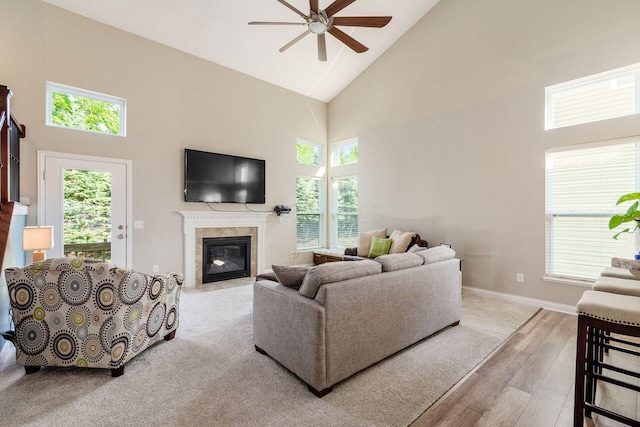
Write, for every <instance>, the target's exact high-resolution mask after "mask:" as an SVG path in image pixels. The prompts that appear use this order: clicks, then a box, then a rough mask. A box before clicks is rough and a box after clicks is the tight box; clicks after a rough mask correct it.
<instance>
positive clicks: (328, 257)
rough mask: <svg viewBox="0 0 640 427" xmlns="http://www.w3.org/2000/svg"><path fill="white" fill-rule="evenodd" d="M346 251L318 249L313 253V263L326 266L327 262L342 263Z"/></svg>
mask: <svg viewBox="0 0 640 427" xmlns="http://www.w3.org/2000/svg"><path fill="white" fill-rule="evenodd" d="M343 256H344V249H316V250H314V251H313V263H314V264H316V265H318V264H324V263H325V262H335V261H342V257H343Z"/></svg>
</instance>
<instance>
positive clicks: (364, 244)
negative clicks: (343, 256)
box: [358, 228, 408, 257]
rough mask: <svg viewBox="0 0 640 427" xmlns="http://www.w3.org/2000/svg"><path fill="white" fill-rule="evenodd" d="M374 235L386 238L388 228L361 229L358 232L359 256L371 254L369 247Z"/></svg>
mask: <svg viewBox="0 0 640 427" xmlns="http://www.w3.org/2000/svg"><path fill="white" fill-rule="evenodd" d="M373 236H376V237H377V238H379V239H386V238H387V229H386V228H382V229H380V230H371V231H361V232H360V233H358V256H362V257H368V256H369V249H371V239H372V238H373ZM407 244H408V243H407Z"/></svg>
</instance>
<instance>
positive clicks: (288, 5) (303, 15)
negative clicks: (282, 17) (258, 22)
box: [278, 0, 309, 19]
mask: <svg viewBox="0 0 640 427" xmlns="http://www.w3.org/2000/svg"><path fill="white" fill-rule="evenodd" d="M278 2H280V3H282V4H283V5H285V6H287V7H288V8H289V9H291V10H293V11H294V12H295V13H297V14H298V15H300V16H301V17H302V18H303V19H309V17H308V16H307V15H305V14H304V13H302V12H300V11H299V10H298V9H296V8H295V7H293V6H291V5H290V4H289V3H287V2H286V1H284V0H278Z"/></svg>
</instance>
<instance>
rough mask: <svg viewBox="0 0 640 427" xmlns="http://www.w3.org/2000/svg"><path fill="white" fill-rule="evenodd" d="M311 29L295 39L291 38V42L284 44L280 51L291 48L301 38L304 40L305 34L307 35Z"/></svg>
mask: <svg viewBox="0 0 640 427" xmlns="http://www.w3.org/2000/svg"><path fill="white" fill-rule="evenodd" d="M310 32H311V31H309V30H307V31H305V32H304V33H302V34H300V35H299V36H298V37H296V38H295V39H293V40H291V41H290V42H289V43H287V44H285V45H284V46H282V47H281V48H280V49H279V50H280V52H284V51H285V50H287V49H289V48H290V47H291V46H293V45H294V44H296V43H298V42H299V41H300V40H302V39H303V38H304V36H306V35H307V34H309V33H310Z"/></svg>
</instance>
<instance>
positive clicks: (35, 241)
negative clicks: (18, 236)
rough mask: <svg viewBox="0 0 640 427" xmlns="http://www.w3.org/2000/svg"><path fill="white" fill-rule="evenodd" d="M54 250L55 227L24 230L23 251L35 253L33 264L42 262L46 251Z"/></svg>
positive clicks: (36, 227)
mask: <svg viewBox="0 0 640 427" xmlns="http://www.w3.org/2000/svg"><path fill="white" fill-rule="evenodd" d="M51 248H53V227H52V226H42V227H40V226H34V227H24V228H23V229H22V250H23V251H33V262H36V261H42V260H44V258H45V255H46V250H47V249H51Z"/></svg>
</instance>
